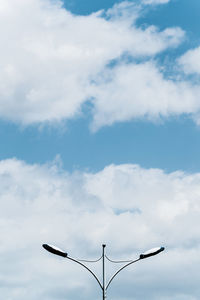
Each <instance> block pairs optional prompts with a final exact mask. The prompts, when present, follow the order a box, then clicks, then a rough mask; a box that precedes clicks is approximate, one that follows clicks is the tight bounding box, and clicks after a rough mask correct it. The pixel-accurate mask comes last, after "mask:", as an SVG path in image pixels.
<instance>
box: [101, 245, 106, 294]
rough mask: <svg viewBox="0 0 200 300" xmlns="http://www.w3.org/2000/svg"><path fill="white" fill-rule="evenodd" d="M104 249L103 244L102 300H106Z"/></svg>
mask: <svg viewBox="0 0 200 300" xmlns="http://www.w3.org/2000/svg"><path fill="white" fill-rule="evenodd" d="M105 247H106V245H105V244H103V245H102V259H103V284H102V287H103V289H102V290H103V300H105V299H106V276H105V271H106V270H105Z"/></svg>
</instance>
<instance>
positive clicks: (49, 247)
mask: <svg viewBox="0 0 200 300" xmlns="http://www.w3.org/2000/svg"><path fill="white" fill-rule="evenodd" d="M42 246H43V248H44V249H46V250H47V251H49V252H51V253H53V254H56V255H59V256H62V257H65V258H68V259H70V260H72V261H74V262H76V263H78V264H79V265H81V266H83V267H84V268H85V269H87V270H88V271H89V272H90V273H91V274H92V275H93V276H94V278H95V279H96V281H97V282H98V284H99V286H100V288H101V290H102V294H103V300H105V299H106V291H107V289H108V287H109V285H110V284H111V282H112V281H113V279H114V278H115V276H116V275H117V274H118V273H119V272H120V271H122V270H123V269H124V268H126V267H128V266H129V265H131V264H133V263H135V262H137V261H139V260H141V259H144V258H147V257H150V256H153V255H156V254H158V253H160V252H162V251H163V250H164V249H165V248H164V247H157V248H153V249H151V250H148V251H146V252H144V253H142V254H140V256H139V258H137V259H135V260H126V261H125V260H124V261H114V260H111V259H110V258H108V256H107V255H106V254H105V247H106V245H105V244H103V245H102V255H101V257H100V258H99V259H97V260H93V261H91V260H81V259H74V258H72V257H70V256H68V254H67V253H66V252H65V251H63V250H61V249H59V248H57V247H55V246H53V245H49V244H43V245H42ZM101 259H102V281H101V280H99V279H98V277H97V276H96V275H95V274H94V273H93V271H92V270H90V269H89V268H88V267H87V266H86V265H85V264H84V263H83V262H97V261H100V260H101ZM106 259H107V260H108V261H110V262H113V263H124V264H125V265H124V266H123V267H121V268H120V269H119V270H118V271H117V272H116V273H115V274H114V275H113V276H112V277H111V278H110V280H109V281H108V283H106V277H105V274H106V270H105V260H106Z"/></svg>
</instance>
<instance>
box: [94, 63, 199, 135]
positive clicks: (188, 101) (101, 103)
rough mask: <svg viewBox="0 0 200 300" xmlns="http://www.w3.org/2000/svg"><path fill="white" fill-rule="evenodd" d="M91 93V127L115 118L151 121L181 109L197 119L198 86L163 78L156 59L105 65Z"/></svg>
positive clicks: (113, 120) (107, 123)
mask: <svg viewBox="0 0 200 300" xmlns="http://www.w3.org/2000/svg"><path fill="white" fill-rule="evenodd" d="M94 94H95V104H94V120H93V124H92V129H93V130H97V129H98V128H99V127H101V126H104V125H111V124H113V123H114V122H116V121H127V120H131V119H144V118H146V119H149V120H153V121H154V120H159V119H160V118H163V117H164V118H167V117H170V116H173V115H181V114H184V113H185V114H191V115H193V116H196V121H198V119H199V118H198V117H197V116H198V115H197V113H198V112H199V109H200V102H199V95H200V88H199V86H198V85H193V84H192V83H190V82H187V81H176V82H174V81H173V80H172V79H166V78H165V77H164V76H163V74H162V72H160V70H159V68H158V66H157V64H156V63H155V62H146V63H140V64H135V63H132V64H130V63H129V64H126V63H122V64H121V65H118V66H116V67H115V68H113V69H108V68H107V69H105V72H104V74H103V75H101V76H99V79H98V80H97V81H96V83H95V85H94Z"/></svg>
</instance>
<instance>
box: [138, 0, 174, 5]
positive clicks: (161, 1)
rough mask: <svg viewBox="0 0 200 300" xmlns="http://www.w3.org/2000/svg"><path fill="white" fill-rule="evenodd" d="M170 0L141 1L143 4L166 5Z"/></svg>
mask: <svg viewBox="0 0 200 300" xmlns="http://www.w3.org/2000/svg"><path fill="white" fill-rule="evenodd" d="M169 1H170V0H142V2H143V3H144V4H151V5H152V4H156V5H157V4H166V3H169Z"/></svg>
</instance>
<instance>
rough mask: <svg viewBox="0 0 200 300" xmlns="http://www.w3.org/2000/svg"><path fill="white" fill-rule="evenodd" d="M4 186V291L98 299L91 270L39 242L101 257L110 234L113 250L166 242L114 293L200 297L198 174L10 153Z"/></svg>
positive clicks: (0, 187) (0, 248) (0, 245)
mask: <svg viewBox="0 0 200 300" xmlns="http://www.w3.org/2000/svg"><path fill="white" fill-rule="evenodd" d="M0 194H1V210H0V236H1V242H0V253H1V255H0V260H1V274H0V281H1V286H0V293H1V296H2V298H4V299H9V300H10V299H12V300H19V299H20V300H26V299H27V298H29V299H30V300H33V299H36V298H37V299H38V298H41V297H42V298H43V299H44V300H57V299H63V298H65V299H76V300H79V299H86V298H96V299H100V298H101V295H100V289H99V290H98V286H97V285H95V282H94V281H93V278H91V277H90V274H89V273H88V275H87V273H86V272H85V271H84V270H82V271H81V269H80V268H79V267H78V266H76V265H73V263H70V262H69V261H66V262H65V261H64V260H63V259H59V258H57V257H55V256H52V255H51V254H48V253H47V252H45V251H44V250H43V249H42V248H41V244H42V243H44V242H49V243H52V244H56V245H58V246H60V247H61V248H63V249H66V250H67V251H68V252H69V254H71V255H74V256H75V257H77V256H78V257H82V258H95V257H97V256H98V255H99V254H100V252H101V244H102V243H103V242H106V243H107V253H108V255H109V256H110V257H111V258H114V259H116V258H120V259H121V258H122V259H124V258H130V257H133V258H135V257H137V255H138V253H140V252H141V251H143V250H146V249H148V248H151V247H154V246H157V245H164V246H166V251H165V252H164V253H162V254H160V255H159V256H156V257H154V258H151V259H148V260H145V261H142V262H139V263H137V265H134V266H133V267H130V268H129V269H127V270H126V271H124V272H123V276H118V279H116V281H115V282H116V283H117V284H115V283H114V282H113V285H112V286H111V288H110V291H109V293H110V295H111V296H112V297H111V298H114V299H118V300H121V299H123V300H124V299H126V300H128V299H147V298H148V299H152V300H158V299H159V300H160V299H161V300H166V299H196V300H197V299H198V297H199V282H198V273H199V269H198V265H199V263H200V255H199V254H200V242H199V236H200V229H199V226H198V221H199V216H200V200H199V199H200V174H198V173H197V174H186V173H184V172H180V171H178V172H174V173H171V174H166V173H164V172H163V171H162V170H159V169H148V170H147V169H143V168H141V167H139V166H137V165H119V166H115V165H111V166H108V167H106V168H105V169H104V170H102V171H101V172H98V173H96V174H92V173H74V174H69V173H66V172H64V171H62V170H61V169H59V167H58V166H56V165H54V164H52V165H43V166H39V165H27V164H25V163H24V162H22V161H18V160H16V159H12V160H5V161H1V162H0ZM109 268H111V266H109ZM97 269H98V270H100V269H101V265H99V266H98V268H97ZM111 269H112V268H111ZM133 274H134V276H133ZM133 277H134V279H133ZM183 282H184V285H183V284H182V283H183ZM133 283H134V289H133ZM124 285H125V286H126V289H123V286H124ZM119 286H120V288H119ZM144 286H145V289H143V287H144ZM80 291H81V292H80ZM147 295H148V296H147Z"/></svg>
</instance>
